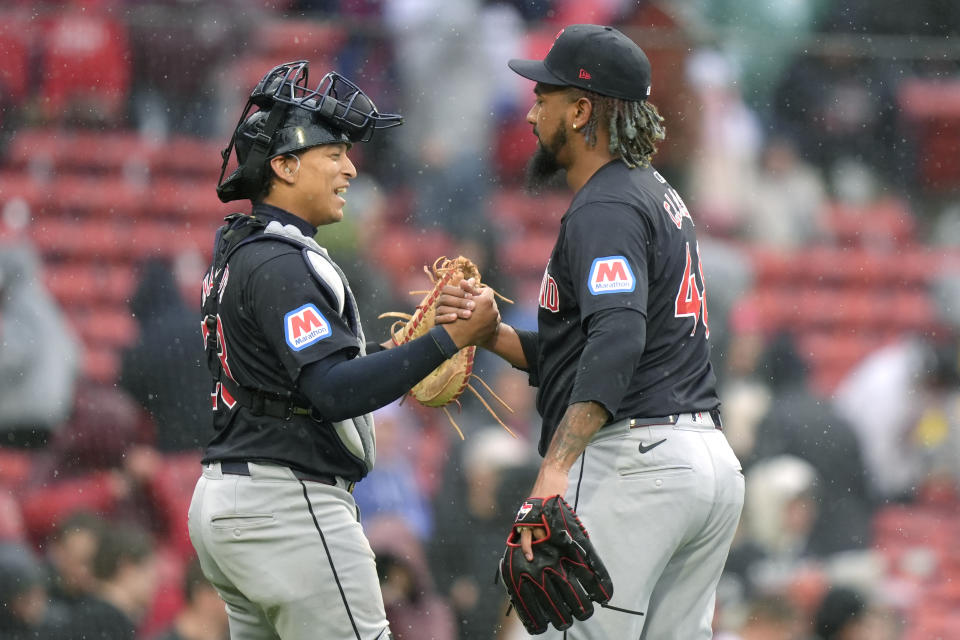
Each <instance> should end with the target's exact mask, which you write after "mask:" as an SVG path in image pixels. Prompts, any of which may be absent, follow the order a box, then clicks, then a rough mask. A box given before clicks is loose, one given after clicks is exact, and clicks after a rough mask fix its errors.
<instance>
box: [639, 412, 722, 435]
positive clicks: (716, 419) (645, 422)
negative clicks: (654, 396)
mask: <svg viewBox="0 0 960 640" xmlns="http://www.w3.org/2000/svg"><path fill="white" fill-rule="evenodd" d="M692 413H707V414H709V415H710V418H711V419H712V420H713V426H714V427H716V428H717V429H719V430H720V431H723V421H722V420H721V419H720V409H711V410H710V411H684V412H683V413H674V414H672V415H669V416H660V417H659V418H630V428H631V429H632V428H634V427H648V426H650V425H654V424H677V420H679V419H680V416H685V415H688V414H692Z"/></svg>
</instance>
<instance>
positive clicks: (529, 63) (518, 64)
mask: <svg viewBox="0 0 960 640" xmlns="http://www.w3.org/2000/svg"><path fill="white" fill-rule="evenodd" d="M507 66H508V67H510V69H512V70H513V72H514V73H516V74H517V75H521V76H523V77H524V78H526V79H528V80H533V81H534V82H542V83H544V84H554V85H557V86H566V85H567V84H568V83H566V82H564V81H563V80H561V79H560V78H558V77H557V76H555V75H553V74H552V73H550V70H549V69H547V67H546V65H544V64H543V60H516V59H514V60H511V61H510V62H508V63H507Z"/></svg>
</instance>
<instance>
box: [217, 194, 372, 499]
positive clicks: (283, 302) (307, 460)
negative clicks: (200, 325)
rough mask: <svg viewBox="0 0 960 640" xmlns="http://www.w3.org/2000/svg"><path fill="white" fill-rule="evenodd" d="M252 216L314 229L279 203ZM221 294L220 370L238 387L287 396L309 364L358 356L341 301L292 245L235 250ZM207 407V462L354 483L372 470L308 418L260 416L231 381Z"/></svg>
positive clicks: (257, 245) (257, 244) (267, 243)
mask: <svg viewBox="0 0 960 640" xmlns="http://www.w3.org/2000/svg"><path fill="white" fill-rule="evenodd" d="M253 213H254V215H255V216H256V217H257V219H259V220H261V221H262V222H264V223H269V222H271V221H273V220H277V221H279V222H280V223H281V224H284V225H293V226H295V227H296V228H297V229H299V230H300V232H301V233H303V234H304V235H305V236H307V237H313V235H314V234H315V233H316V229H315V228H314V227H313V226H311V225H310V224H309V223H307V222H305V221H304V220H302V219H301V218H298V217H297V216H294V215H292V214H290V213H288V212H286V211H283V210H282V209H277V208H276V207H271V206H269V205H263V204H258V205H255V206H254V209H253ZM205 293H213V292H205ZM219 293H220V295H221V298H220V303H219V316H218V322H217V331H218V333H219V334H220V344H221V345H222V348H221V351H220V353H219V357H220V364H221V365H222V370H223V375H225V376H227V377H229V378H230V380H231V381H233V382H234V383H236V385H239V386H242V387H246V388H253V389H261V390H263V391H265V392H268V393H276V394H283V393H284V392H286V391H287V390H288V389H291V388H295V386H296V385H295V383H296V381H297V379H298V378H299V376H300V371H301V369H302V368H303V367H305V366H306V365H308V364H310V363H313V362H317V361H319V360H322V359H324V358H327V357H330V356H332V355H333V354H337V353H339V352H342V351H346V352H348V353H349V357H353V356H354V355H356V354H357V353H358V352H359V345H358V341H357V335H356V334H355V333H354V331H353V330H351V328H350V327H349V326H348V324H347V323H346V322H345V321H344V319H343V318H342V317H341V315H340V314H339V313H338V311H337V309H336V308H335V307H334V305H335V304H336V301H335V300H334V299H333V298H332V297H331V296H330V294H329V293H327V291H326V290H325V289H324V288H322V287H321V285H320V284H319V283H318V282H317V280H316V279H315V278H314V277H313V276H312V275H311V274H310V272H309V268H308V266H307V263H306V261H305V260H304V258H303V256H302V254H301V251H300V250H299V249H298V248H297V247H295V246H292V245H290V244H288V243H286V242H282V241H279V240H261V241H257V242H250V243H248V244H245V245H243V246H241V247H240V248H239V249H237V250H236V252H235V253H234V254H233V256H232V257H231V258H230V260H229V262H228V264H227V266H226V273H225V274H224V276H223V278H222V280H221V287H220V292H219ZM211 401H212V403H213V408H214V412H213V415H214V418H213V422H214V428H215V434H214V436H213V439H212V441H211V442H210V444H209V445H208V446H207V449H206V451H205V452H204V462H208V461H215V460H265V461H272V462H276V463H279V464H283V465H286V466H289V467H292V468H294V469H299V470H301V471H306V472H313V473H320V474H329V475H338V476H342V477H344V478H347V479H348V480H354V481H355V480H359V479H360V478H361V477H363V475H365V473H366V471H365V468H364V465H363V460H361V459H360V458H358V457H356V456H355V455H353V454H352V453H350V452H349V451H347V450H346V448H345V447H344V446H343V444H342V443H341V442H340V439H339V438H338V437H337V435H336V433H335V431H334V430H333V429H332V428H321V425H318V423H317V422H316V421H315V420H314V418H313V417H311V416H305V415H293V416H291V417H290V419H289V420H287V419H285V418H278V417H273V416H268V415H255V414H254V413H252V412H251V411H250V410H249V409H248V408H246V407H243V406H241V405H240V403H238V402H237V401H236V399H235V398H232V397H231V396H230V391H229V389H228V386H227V384H223V385H219V384H218V385H217V387H216V388H215V389H214V393H213V396H212V398H211ZM298 404H300V405H301V406H309V401H308V400H306V399H301V401H300V402H299V403H298Z"/></svg>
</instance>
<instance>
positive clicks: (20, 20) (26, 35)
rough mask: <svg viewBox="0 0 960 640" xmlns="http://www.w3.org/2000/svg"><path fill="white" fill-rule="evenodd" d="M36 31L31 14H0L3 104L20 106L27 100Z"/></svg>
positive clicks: (0, 63)
mask: <svg viewBox="0 0 960 640" xmlns="http://www.w3.org/2000/svg"><path fill="white" fill-rule="evenodd" d="M33 31H34V29H33V22H32V21H31V20H30V14H29V13H26V12H23V11H6V10H5V11H3V12H2V13H0V96H2V98H0V102H7V103H11V104H13V105H18V104H20V103H21V102H22V101H23V100H24V98H26V97H27V87H28V85H27V82H28V79H29V70H30V65H29V64H28V63H29V60H30V46H31V44H32V38H33V35H34V34H33Z"/></svg>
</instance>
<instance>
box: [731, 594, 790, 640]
mask: <svg viewBox="0 0 960 640" xmlns="http://www.w3.org/2000/svg"><path fill="white" fill-rule="evenodd" d="M801 638H803V631H802V626H801V624H800V614H799V612H798V611H797V609H796V607H794V606H793V605H792V604H790V602H789V601H788V600H786V599H784V598H783V597H780V596H759V597H757V598H755V599H754V600H752V601H750V602H749V603H747V607H746V614H745V620H744V621H743V624H741V625H740V626H739V629H738V630H737V631H736V632H733V633H721V634H719V635H718V636H717V640H801Z"/></svg>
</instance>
